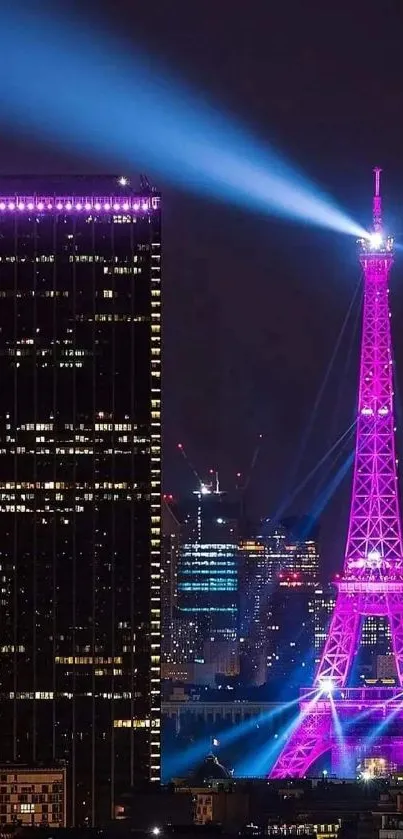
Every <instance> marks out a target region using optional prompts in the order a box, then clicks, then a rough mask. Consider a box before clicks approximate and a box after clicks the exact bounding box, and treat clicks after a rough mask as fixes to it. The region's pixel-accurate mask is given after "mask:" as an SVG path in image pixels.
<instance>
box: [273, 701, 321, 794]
mask: <svg viewBox="0 0 403 839" xmlns="http://www.w3.org/2000/svg"><path fill="white" fill-rule="evenodd" d="M331 730H332V717H331V713H330V712H329V713H327V714H324V713H323V712H322V713H318V712H315V711H311V712H308V713H307V714H306V716H303V717H302V718H301V719H300V720H299V721H298V723H297V725H296V727H295V728H294V730H293V732H292V733H291V735H290V736H289V738H288V740H287V743H286V745H285V746H284V748H283V750H282V751H281V753H280V755H279V757H278V758H277V760H276V762H275V764H274V766H273V768H272V770H271V772H270V775H269V777H270V778H303V777H304V775H306V773H307V772H308V769H309V767H310V766H311V765H312V763H314V762H315V760H317V759H318V757H320V756H321V755H322V754H324V752H326V751H327V750H328V749H330V746H331V739H330V738H331Z"/></svg>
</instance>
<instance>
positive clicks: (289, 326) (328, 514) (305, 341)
mask: <svg viewBox="0 0 403 839" xmlns="http://www.w3.org/2000/svg"><path fill="white" fill-rule="evenodd" d="M59 6H60V8H61V7H63V8H65V9H66V11H67V12H68V10H69V9H70V8H71V9H73V8H74V9H75V11H77V9H79V10H81V11H82V12H83V13H84V12H85V13H86V15H87V17H89V18H90V19H91V18H93V19H94V21H96V22H97V24H99V25H101V26H102V27H103V28H104V29H105V30H106V31H108V28H114V29H115V30H116V31H118V32H119V30H121V31H122V32H124V34H125V37H126V38H128V37H129V38H130V39H131V40H132V43H133V51H135V50H136V48H137V46H138V45H140V46H141V47H142V48H145V49H146V51H147V52H149V54H150V56H156V57H158V58H159V59H162V60H163V61H164V62H165V63H166V64H167V66H168V67H169V68H171V69H173V70H174V71H175V72H176V74H177V75H178V76H179V77H180V78H181V79H183V80H185V82H187V83H189V84H191V85H192V87H193V88H194V89H195V90H196V92H199V95H200V101H203V100H204V99H208V100H212V101H213V102H215V104H216V105H218V106H219V107H221V108H222V111H223V113H224V114H226V115H228V116H231V115H233V116H234V117H235V118H236V119H237V120H238V121H240V122H241V123H243V124H244V125H245V127H246V128H247V129H248V130H249V131H252V132H253V133H254V134H255V135H256V136H257V138H258V139H260V140H261V141H263V142H269V143H272V144H273V146H274V147H275V148H276V149H277V150H279V151H280V152H281V153H282V154H284V155H286V157H287V158H288V160H290V161H291V162H293V163H295V164H297V165H298V166H299V167H300V168H301V169H302V170H303V171H304V172H305V173H306V175H307V176H308V177H309V178H310V179H311V180H312V184H315V183H316V184H318V185H320V187H322V188H324V189H325V190H326V191H327V192H328V193H330V194H331V195H333V196H334V197H335V199H337V201H338V203H339V204H340V205H341V206H342V207H343V208H345V209H346V211H347V212H348V214H349V215H351V216H353V217H354V218H357V220H358V221H359V222H360V223H363V224H364V225H367V224H369V223H370V221H371V192H372V167H373V166H374V165H380V166H382V167H383V168H384V170H385V172H384V204H385V217H386V220H387V223H388V226H389V227H390V228H391V229H392V230H393V232H394V233H395V235H396V237H397V239H398V241H399V240H400V241H401V242H402V244H403V131H402V129H403V49H402V32H403V4H402V2H401V0H395V2H392V0H382V3H380V2H379V0H378V2H375V0H365V2H364V0H349V1H348V2H346V0H338V2H337V3H336V2H333V0H304V1H303V2H302V1H301V0H277V2H274V0H248V2H246V0H170V2H168V0H153V2H132V0H113V2H111V0H102V2H97V3H95V2H94V3H92V2H81V3H80V4H78V3H75V4H73V3H68V2H62V0H59V4H58V7H59ZM27 84H29V80H28V79H27ZM117 130H118V126H117ZM7 131H8V130H7ZM8 133H9V132H8ZM1 152H2V159H1V169H2V171H3V172H4V173H11V172H13V171H18V172H27V171H31V172H39V171H40V172H44V173H45V172H49V173H51V172H56V171H65V172H72V173H73V172H85V171H91V170H93V165H92V163H91V161H88V160H85V159H84V158H80V159H77V158H74V157H73V156H72V157H70V158H69V157H68V156H66V155H65V154H64V155H62V154H61V153H60V152H59V151H58V149H57V148H56V147H53V148H49V147H47V148H46V149H45V148H40V147H37V146H33V145H32V143H30V142H29V141H28V140H27V138H25V139H24V138H19V137H14V136H12V137H10V136H7V137H4V136H3V139H2V141H1ZM107 168H108V170H110V169H111V167H110V162H109V161H108V167H107ZM116 168H117V171H119V168H120V167H119V166H118V165H117V167H116ZM99 170H100V167H99V164H98V165H97V171H99ZM156 186H157V187H158V188H160V189H161V191H162V192H163V206H164V284H165V290H164V295H165V328H164V338H165V342H164V343H165V381H164V387H165V396H164V420H165V485H166V490H167V491H169V492H174V493H175V494H178V493H181V492H188V491H189V490H192V489H193V488H194V481H193V478H192V474H191V472H190V470H189V469H187V467H186V464H185V463H184V461H183V459H182V458H181V457H180V455H179V454H178V452H177V448H176V446H177V443H178V441H181V442H182V443H183V444H184V445H185V446H186V448H187V450H188V453H189V456H190V457H191V459H192V460H193V462H194V463H195V465H196V466H197V468H198V470H199V471H200V473H202V474H205V473H206V471H207V469H208V467H210V466H213V467H217V468H219V471H220V476H221V483H222V486H223V488H228V489H230V488H232V487H233V486H234V483H235V473H236V472H237V471H238V470H241V471H242V472H245V471H247V467H248V463H249V462H250V459H251V457H252V453H253V450H254V447H255V445H256V440H257V437H258V434H259V433H263V435H264V441H263V445H262V448H261V452H260V455H259V458H258V460H257V462H256V467H255V470H254V473H253V476H252V480H251V482H250V486H249V490H248V495H247V501H248V504H249V508H250V512H251V515H253V516H255V517H258V516H262V515H265V516H270V515H272V514H273V513H274V512H276V511H277V510H278V508H279V506H280V504H281V502H282V500H283V498H284V492H285V488H286V486H287V481H288V478H287V476H290V475H291V477H290V483H291V484H292V485H293V486H295V485H296V484H297V483H298V482H299V480H301V479H302V478H303V477H304V475H305V474H306V473H307V472H309V470H310V469H311V468H312V466H313V465H314V464H315V463H316V461H317V460H318V459H319V458H321V457H322V455H323V454H325V452H326V450H327V449H328V448H329V446H330V445H331V443H332V442H333V441H334V440H335V439H336V438H337V436H338V435H339V434H340V433H342V432H343V431H344V430H345V429H346V428H347V426H348V425H349V424H350V422H351V421H352V418H353V415H354V402H355V387H356V377H357V352H358V340H357V333H356V332H355V333H354V322H356V314H357V305H358V303H359V299H358V297H357V303H356V305H355V307H353V312H352V317H351V319H350V321H349V324H348V325H347V328H346V331H345V335H344V337H343V339H342V341H341V345H340V351H339V353H338V354H337V357H336V360H335V363H334V365H333V367H332V369H331V371H330V375H329V378H328V382H327V386H326V389H325V391H324V395H323V399H322V400H321V402H320V404H319V406H318V409H317V412H316V414H315V418H314V423H313V425H312V430H311V433H310V436H309V438H308V441H307V445H306V449H305V454H304V457H303V458H302V461H301V463H300V467H299V469H298V473H297V475H295V476H294V475H293V474H292V472H293V471H295V470H293V467H292V464H293V462H294V461H295V458H296V454H297V451H298V449H299V446H300V441H301V437H302V436H303V434H304V429H306V427H307V425H308V423H310V418H311V415H312V411H313V407H314V404H315V400H316V396H317V393H318V390H319V388H320V386H321V383H322V381H323V378H324V376H325V374H326V370H327V368H328V364H329V360H330V358H331V356H332V353H333V350H334V347H335V343H336V341H337V337H338V334H339V332H340V328H341V326H342V323H343V320H344V318H345V315H346V312H347V309H348V307H349V305H350V302H351V299H352V297H353V294H354V291H355V289H356V286H357V283H358V281H359V276H360V271H359V265H358V260H357V255H356V247H355V242H354V239H353V238H351V237H348V236H343V235H340V234H339V233H337V232H334V233H333V232H331V231H330V232H329V231H322V230H320V229H319V228H313V227H310V226H301V225H297V224H295V223H287V222H281V223H280V222H279V221H275V220H273V218H271V217H269V216H266V217H264V216H262V215H258V214H256V213H255V212H254V211H253V209H252V208H251V209H250V211H248V209H247V208H246V209H243V210H240V209H236V208H234V207H231V206H229V205H225V204H219V203H214V202H213V201H211V200H206V199H205V198H204V199H202V198H200V199H199V198H197V197H195V196H190V195H187V194H185V193H184V192H181V191H179V190H178V191H176V190H175V189H174V188H173V187H172V185H168V184H164V182H163V181H162V180H159V181H158V183H157V184H156ZM313 188H314V187H313ZM392 306H393V321H392V324H393V329H394V345H395V355H396V363H397V383H398V388H397V390H398V391H401V396H402V399H403V333H402V328H401V323H402V317H403V252H402V254H401V255H400V256H399V254H398V258H397V264H396V267H395V269H394V272H393V281H392ZM349 357H350V363H348V358H349ZM399 382H400V387H399ZM400 437H401V439H402V441H403V417H402V428H401V434H400ZM401 448H402V447H401V446H400V449H401ZM341 462H342V459H341V461H339V464H338V465H340V463H341ZM320 477H321V475H320V474H319V478H320ZM328 477H329V476H328ZM325 478H326V475H323V479H325ZM349 478H351V473H349ZM349 478H348V479H345V480H344V482H343V484H342V486H341V487H340V488H339V490H338V491H337V493H336V494H335V495H334V496H333V498H332V500H331V501H330V503H329V505H328V507H327V508H326V511H325V513H324V515H323V528H322V550H323V555H324V561H325V565H326V568H328V569H333V568H337V567H338V566H340V564H341V560H342V551H343V543H344V539H345V532H346V526H347V521H346V516H347V512H348V500H349ZM319 488H320V487H319V486H318V479H314V480H313V481H312V482H311V483H310V484H308V485H307V487H306V489H305V490H304V491H303V492H302V493H301V494H300V495H299V496H298V497H297V498H296V501H295V503H294V504H293V506H292V508H291V511H292V512H309V511H310V510H312V508H313V507H314V506H315V498H316V495H317V492H318V489H319Z"/></svg>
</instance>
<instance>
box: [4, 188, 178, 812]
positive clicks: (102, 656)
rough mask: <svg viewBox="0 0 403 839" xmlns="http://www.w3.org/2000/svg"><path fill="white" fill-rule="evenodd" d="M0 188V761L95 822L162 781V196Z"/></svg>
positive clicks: (125, 191) (127, 191)
mask: <svg viewBox="0 0 403 839" xmlns="http://www.w3.org/2000/svg"><path fill="white" fill-rule="evenodd" d="M0 189H1V193H2V195H1V196H0V297H1V301H0V303H1V305H0V378H1V392H2V398H1V405H0V551H1V556H0V564H1V576H2V597H1V600H2V615H3V618H2V632H1V634H2V639H1V656H2V666H1V719H2V728H1V757H2V760H3V761H12V760H15V761H18V762H24V763H27V764H31V763H32V762H34V763H35V762H38V761H42V762H44V763H46V762H50V763H52V764H53V763H54V761H55V760H57V759H65V760H67V761H68V766H69V778H70V780H69V788H70V802H69V810H68V822H72V821H75V822H76V823H86V824H94V823H98V822H100V821H101V820H102V818H106V817H108V816H109V815H110V814H111V813H112V812H113V807H114V795H115V790H117V789H122V788H125V787H129V786H130V785H131V784H135V783H136V782H141V781H146V780H147V779H152V780H158V779H159V777H160V750H159V746H160V677H159V673H160V531H161V504H160V498H161V424H160V410H161V404H160V401H161V379H160V376H161V370H160V341H161V323H160V317H161V299H160V293H161V292H160V265H161V249H160V198H159V196H158V195H156V194H155V193H154V192H153V191H152V190H151V188H150V187H149V185H148V184H147V183H143V189H141V190H140V191H138V192H136V191H134V190H133V189H132V188H131V187H130V184H129V183H128V182H127V180H126V179H125V178H120V179H118V178H114V177H93V178H85V177H83V178H81V177H60V178H46V179H40V178H35V177H24V178H3V179H2V182H1V187H0Z"/></svg>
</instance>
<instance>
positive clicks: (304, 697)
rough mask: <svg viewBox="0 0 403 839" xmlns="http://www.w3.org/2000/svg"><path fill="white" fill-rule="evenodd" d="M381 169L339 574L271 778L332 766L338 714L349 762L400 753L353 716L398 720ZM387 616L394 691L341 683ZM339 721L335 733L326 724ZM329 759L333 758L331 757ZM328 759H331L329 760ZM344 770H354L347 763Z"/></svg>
mask: <svg viewBox="0 0 403 839" xmlns="http://www.w3.org/2000/svg"><path fill="white" fill-rule="evenodd" d="M380 171H381V170H380V169H375V195H374V199H373V229H372V232H371V233H370V234H369V236H368V238H366V239H363V240H362V241H361V242H360V262H361V266H362V269H363V275H364V311H363V331H362V344H361V364H360V381H359V395H358V412H357V424H356V445H355V462H354V478H353V491H352V499H351V509H350V519H349V528H348V536H347V544H346V553H345V561H344V571H343V575H342V578H341V580H340V581H339V582H338V595H337V600H336V605H335V609H334V612H333V616H332V620H331V623H330V627H329V632H328V636H327V640H326V642H325V646H324V649H323V652H322V656H321V659H320V662H319V665H318V668H317V672H316V675H315V679H314V685H313V688H312V689H310V690H309V691H308V690H305V689H304V690H303V691H302V692H301V701H300V715H299V718H298V721H297V723H296V725H295V726H294V728H293V730H292V731H291V733H290V735H289V738H288V740H287V742H286V744H285V745H284V748H283V750H282V752H281V753H280V755H279V757H278V758H277V760H276V762H275V764H274V766H273V768H272V770H271V773H270V777H272V778H280V777H287V776H288V777H301V776H304V775H305V774H306V773H307V771H308V770H309V767H310V766H311V765H312V764H313V763H314V762H315V760H316V759H317V758H319V757H320V756H321V755H322V754H323V753H324V752H325V751H327V750H328V749H332V764H333V769H334V770H335V769H336V770H337V768H338V769H340V765H339V758H340V752H341V751H343V749H341V748H340V726H337V725H336V726H335V720H336V719H337V718H339V722H340V718H341V719H344V721H345V722H346V731H347V734H346V740H345V742H344V746H343V748H344V751H345V752H346V750H349V752H350V757H352V756H354V759H357V758H358V757H363V756H365V753H366V750H367V754H368V749H370V750H371V754H374V753H375V754H380V753H382V755H383V756H384V757H385V758H386V759H388V760H390V761H393V762H395V763H398V764H401V763H402V758H403V745H402V744H403V739H402V737H403V725H402V731H401V732H400V734H401V737H400V738H399V736H398V735H399V732H398V731H395V734H394V737H393V738H392V737H390V738H389V739H388V738H387V737H385V736H382V737H381V736H379V738H378V740H377V741H376V739H374V738H373V737H372V738H371V736H369V737H367V738H366V739H365V738H363V736H362V726H361V727H360V726H357V724H356V721H357V719H358V718H360V719H366V720H367V722H370V724H371V725H372V726H373V727H374V728H375V730H379V732H381V731H382V732H383V735H384V734H385V728H386V727H387V721H388V720H389V719H393V720H394V723H395V724H396V723H397V722H398V721H399V720H401V721H402V723H403V703H402V699H403V692H402V688H403V546H402V532H401V519H400V511H399V499H398V485H397V461H396V454H395V440H394V431H395V429H394V410H393V363H392V346H391V330H390V312H389V287H388V286H389V275H390V269H391V267H392V263H393V240H392V239H391V238H390V237H388V236H385V234H384V231H383V224H382V203H381V194H380ZM369 615H383V616H386V617H387V618H388V619H389V622H390V626H391V636H392V649H393V654H394V658H395V662H396V670H397V677H398V684H399V685H400V687H398V688H348V687H347V680H348V676H349V673H350V671H351V668H352V663H353V659H354V657H355V655H356V652H357V649H358V646H359V642H360V634H361V626H362V622H363V620H364V619H365V617H367V616H369ZM335 728H339V731H338V732H337V731H335ZM337 756H338V757H337ZM335 764H336V765H335ZM351 768H352V771H353V772H355V767H353V766H352V764H351Z"/></svg>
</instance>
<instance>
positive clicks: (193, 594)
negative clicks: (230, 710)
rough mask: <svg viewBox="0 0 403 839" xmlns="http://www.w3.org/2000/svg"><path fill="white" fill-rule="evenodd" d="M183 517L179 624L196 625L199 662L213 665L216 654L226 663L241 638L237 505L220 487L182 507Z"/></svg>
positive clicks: (199, 492) (204, 489)
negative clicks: (211, 659)
mask: <svg viewBox="0 0 403 839" xmlns="http://www.w3.org/2000/svg"><path fill="white" fill-rule="evenodd" d="M179 516H180V520H181V538H180V546H179V557H178V570H177V595H178V599H177V604H178V616H179V620H180V621H181V622H186V624H190V623H192V624H193V625H194V624H196V625H197V644H196V649H195V651H194V653H193V655H194V656H195V658H196V659H197V658H199V660H201V661H205V659H206V655H207V657H208V658H209V659H210V658H211V656H212V654H213V653H212V651H214V650H215V651H216V652H217V654H218V655H219V656H220V658H221V660H222V656H223V651H224V650H225V649H226V650H227V653H228V656H229V658H231V657H232V656H233V654H234V650H235V648H236V646H237V642H238V635H239V626H238V624H239V603H238V595H239V574H238V554H239V549H238V544H239V508H238V505H237V504H236V503H234V502H232V501H230V500H228V497H227V495H226V493H224V492H222V491H220V489H219V486H218V481H217V484H216V485H215V487H212V486H211V487H210V486H206V485H205V484H203V485H201V487H200V488H199V489H198V490H197V491H196V492H195V493H194V495H193V497H192V498H191V499H189V500H187V501H185V502H183V503H182V504H181V505H179ZM212 642H213V643H212ZM178 653H179V654H180V651H178ZM213 657H214V656H213ZM224 658H225V656H224ZM206 663H209V664H211V665H212V666H213V665H214V662H213V661H209V662H206Z"/></svg>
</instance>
